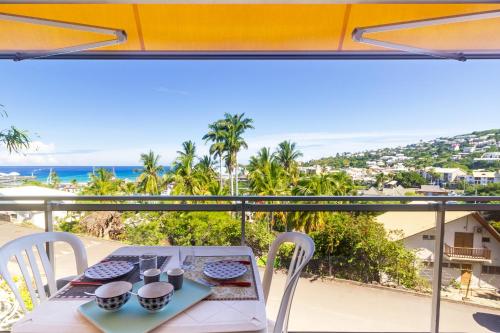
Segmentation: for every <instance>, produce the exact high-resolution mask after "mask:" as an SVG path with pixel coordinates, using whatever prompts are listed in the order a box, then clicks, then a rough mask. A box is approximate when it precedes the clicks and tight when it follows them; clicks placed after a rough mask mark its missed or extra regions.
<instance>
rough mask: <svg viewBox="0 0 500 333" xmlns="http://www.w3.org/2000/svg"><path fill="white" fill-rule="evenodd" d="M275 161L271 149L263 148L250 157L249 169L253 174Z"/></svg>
mask: <svg viewBox="0 0 500 333" xmlns="http://www.w3.org/2000/svg"><path fill="white" fill-rule="evenodd" d="M273 161H274V156H273V155H272V154H271V150H270V149H269V148H267V147H264V148H261V149H260V150H259V151H258V152H257V155H255V156H252V157H250V161H249V162H248V166H247V170H248V172H249V173H250V174H251V173H252V172H254V171H257V170H259V169H263V168H264V167H265V166H266V165H267V164H269V163H271V162H273Z"/></svg>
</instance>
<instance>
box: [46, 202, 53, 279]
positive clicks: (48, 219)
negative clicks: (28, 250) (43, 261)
mask: <svg viewBox="0 0 500 333" xmlns="http://www.w3.org/2000/svg"><path fill="white" fill-rule="evenodd" d="M44 205H45V212H44V215H45V232H52V231H54V222H53V220H52V204H51V203H50V201H47V200H45V201H44ZM45 251H46V252H47V256H48V257H49V261H50V264H51V265H52V270H53V271H54V272H55V256H54V243H51V242H49V243H47V244H45Z"/></svg>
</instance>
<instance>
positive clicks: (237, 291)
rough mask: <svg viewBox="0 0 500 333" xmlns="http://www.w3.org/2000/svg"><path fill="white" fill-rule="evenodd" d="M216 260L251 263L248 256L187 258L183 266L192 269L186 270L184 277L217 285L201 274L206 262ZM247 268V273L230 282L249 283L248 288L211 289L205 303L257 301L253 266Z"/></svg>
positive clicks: (257, 295) (225, 287)
mask: <svg viewBox="0 0 500 333" xmlns="http://www.w3.org/2000/svg"><path fill="white" fill-rule="evenodd" d="M218 260H245V261H250V262H251V260H252V259H251V257H250V256H196V257H194V260H193V257H192V256H188V257H186V260H185V261H184V264H185V265H186V263H191V266H192V268H191V269H188V270H186V272H185V273H184V276H185V277H186V278H188V279H191V280H193V281H196V280H198V279H200V278H202V279H204V280H206V281H209V282H210V283H212V282H213V283H214V284H216V283H217V280H213V279H210V278H209V277H207V276H206V275H205V274H203V266H204V265H205V263H207V262H212V261H218ZM246 267H247V268H248V270H247V272H246V273H245V274H244V275H243V276H241V277H239V278H237V279H235V280H232V281H245V282H251V283H252V285H251V286H250V287H234V286H220V287H219V286H218V287H212V294H211V295H210V296H209V297H207V298H205V299H204V300H205V301H242V300H246V301H248V300H250V301H252V300H258V299H259V294H258V293H257V284H256V283H255V274H254V272H253V265H246Z"/></svg>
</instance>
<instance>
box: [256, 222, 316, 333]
mask: <svg viewBox="0 0 500 333" xmlns="http://www.w3.org/2000/svg"><path fill="white" fill-rule="evenodd" d="M283 243H294V244H295V250H294V252H293V256H292V260H291V262H290V266H289V267H288V276H287V279H286V284H285V289H284V292H283V296H282V298H281V304H280V308H279V311H278V316H277V317H276V322H275V323H274V328H272V327H270V328H269V333H270V332H271V331H272V332H273V333H286V332H288V317H289V316H290V308H291V306H292V299H293V294H294V293H295V288H296V286H297V282H298V281H299V277H300V272H301V271H302V269H303V268H304V267H305V266H306V265H307V263H308V262H309V260H311V258H312V256H313V254H314V242H313V240H312V239H311V237H309V236H307V235H306V234H303V233H300V232H285V233H282V234H280V235H279V236H278V237H277V238H276V240H275V241H274V242H273V244H272V245H271V249H270V250H269V254H268V257H267V263H266V270H265V272H264V279H263V281H262V288H263V289H264V299H265V301H266V304H267V299H268V297H269V289H270V288H271V280H272V277H273V268H274V261H275V259H276V254H277V253H278V249H279V248H280V246H281V245H282V244H283ZM271 326H272V324H271Z"/></svg>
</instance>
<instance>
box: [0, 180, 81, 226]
mask: <svg viewBox="0 0 500 333" xmlns="http://www.w3.org/2000/svg"><path fill="white" fill-rule="evenodd" d="M0 196H2V197H10V196H16V197H17V196H19V197H32V196H59V197H68V199H70V198H72V197H75V196H76V194H75V193H70V192H65V191H60V190H55V189H53V188H48V187H41V186H18V187H4V188H0ZM2 202H3V203H9V202H10V203H19V204H22V203H24V204H38V203H42V201H36V200H15V201H2ZM64 202H68V203H72V202H73V201H69V200H68V201H66V200H65V201H64ZM3 213H4V216H5V215H8V216H9V217H10V219H9V220H10V221H12V222H14V223H23V222H29V223H32V224H33V225H35V226H36V227H38V228H41V229H43V228H45V217H44V213H43V212H23V211H9V212H3ZM66 214H67V212H53V213H52V217H53V218H54V220H55V219H56V218H63V217H65V216H66ZM54 222H55V221H54Z"/></svg>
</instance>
